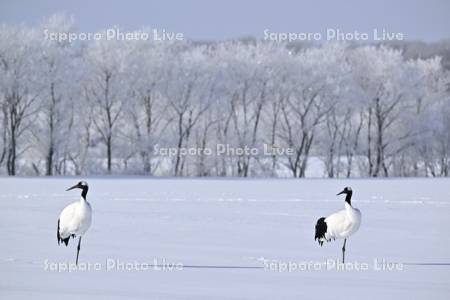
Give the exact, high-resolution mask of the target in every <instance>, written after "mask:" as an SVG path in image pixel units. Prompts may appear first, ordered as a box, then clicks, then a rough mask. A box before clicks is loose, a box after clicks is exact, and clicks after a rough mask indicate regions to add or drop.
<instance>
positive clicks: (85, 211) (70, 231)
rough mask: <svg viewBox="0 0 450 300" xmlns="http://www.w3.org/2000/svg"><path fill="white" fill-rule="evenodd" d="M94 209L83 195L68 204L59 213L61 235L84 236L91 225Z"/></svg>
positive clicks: (64, 237) (62, 236) (64, 236)
mask: <svg viewBox="0 0 450 300" xmlns="http://www.w3.org/2000/svg"><path fill="white" fill-rule="evenodd" d="M91 222H92V209H91V205H90V204H89V202H87V201H86V200H85V199H84V198H83V197H80V200H79V201H77V202H73V203H71V204H69V205H68V206H66V207H65V208H64V209H63V211H62V212H61V214H60V215H59V235H60V237H61V239H66V238H68V237H70V236H74V237H77V236H83V235H84V234H85V233H86V231H87V230H88V229H89V227H90V226H91Z"/></svg>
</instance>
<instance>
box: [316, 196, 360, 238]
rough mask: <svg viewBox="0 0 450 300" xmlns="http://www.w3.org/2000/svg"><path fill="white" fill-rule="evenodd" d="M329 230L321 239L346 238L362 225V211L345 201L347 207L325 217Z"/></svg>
mask: <svg viewBox="0 0 450 300" xmlns="http://www.w3.org/2000/svg"><path fill="white" fill-rule="evenodd" d="M325 223H327V232H326V233H325V235H324V237H323V238H321V239H320V240H321V241H330V240H332V239H333V240H334V239H346V238H348V237H349V236H351V235H352V234H354V233H355V232H356V231H358V229H359V226H360V225H361V212H360V211H359V209H357V208H354V207H353V206H351V205H350V204H348V203H347V202H345V208H344V209H343V210H340V211H338V212H336V213H334V214H331V215H330V216H328V217H326V218H325Z"/></svg>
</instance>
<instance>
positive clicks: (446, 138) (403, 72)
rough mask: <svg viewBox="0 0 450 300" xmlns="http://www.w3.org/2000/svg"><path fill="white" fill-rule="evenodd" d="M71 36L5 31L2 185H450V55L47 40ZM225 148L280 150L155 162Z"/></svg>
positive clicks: (241, 42)
mask: <svg viewBox="0 0 450 300" xmlns="http://www.w3.org/2000/svg"><path fill="white" fill-rule="evenodd" d="M76 30H77V27H76V24H75V22H74V21H73V20H71V19H70V18H67V17H64V16H60V15H55V16H52V17H50V18H48V19H47V20H45V21H44V22H42V24H40V25H38V26H34V27H29V26H25V25H14V26H12V25H1V26H0V124H1V125H0V174H3V175H23V176H44V175H47V176H51V175H104V174H116V175H117V174H127V175H150V176H218V177H219V176H220V177H307V176H308V174H310V173H308V172H309V171H310V170H311V168H319V170H318V173H319V176H322V177H330V178H337V177H403V176H405V177H406V176H433V177H434V176H449V174H450V63H449V61H450V41H442V42H439V43H434V44H426V43H422V42H402V43H400V42H397V43H389V44H380V43H377V44H375V43H365V44H353V43H352V44H350V43H331V42H330V43H323V44H320V43H316V44H311V43H277V42H269V41H264V40H257V39H255V38H242V39H235V40H226V41H193V40H188V39H187V40H184V41H179V40H177V41H153V40H148V41H142V40H136V41H117V40H106V39H101V40H94V41H73V42H68V41H54V40H49V39H45V38H44V32H76ZM144 30H145V29H144ZM149 30H150V29H149ZM219 144H220V145H227V146H229V147H236V148H246V147H248V148H252V149H263V148H264V147H267V146H270V147H271V148H272V149H281V150H280V151H273V155H265V156H259V155H253V154H252V153H247V152H245V153H240V154H238V155H216V154H215V153H214V152H213V153H207V151H198V152H197V153H196V154H195V155H181V153H182V152H181V151H177V152H176V153H177V155H171V156H164V155H158V153H155V151H154V149H155V147H157V148H158V147H159V148H161V147H166V148H171V149H178V150H181V149H191V148H193V149H207V148H215V147H216V145H219ZM283 149H291V150H292V153H289V155H287V154H286V153H285V152H286V151H282V150H283ZM311 161H314V162H315V163H313V164H311ZM316 171H317V170H316ZM316 173H317V172H316Z"/></svg>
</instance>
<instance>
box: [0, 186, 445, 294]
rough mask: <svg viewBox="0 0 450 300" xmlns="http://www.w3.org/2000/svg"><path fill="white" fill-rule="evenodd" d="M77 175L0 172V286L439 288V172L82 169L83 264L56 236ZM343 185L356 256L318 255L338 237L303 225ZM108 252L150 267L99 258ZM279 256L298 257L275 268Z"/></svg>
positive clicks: (332, 203) (328, 206) (82, 289)
mask: <svg viewBox="0 0 450 300" xmlns="http://www.w3.org/2000/svg"><path fill="white" fill-rule="evenodd" d="M77 181H78V178H56V179H42V178H37V179H34V178H2V179H0V187H1V188H0V238H1V242H0V299H65V300H67V299H118V298H121V299H449V298H450V234H449V228H450V180H449V179H390V180H322V179H311V180H291V179H286V180H263V179H258V180H237V179H236V180H212V179H207V180H200V179H142V178H127V179H124V178H109V179H105V178H87V181H88V183H89V184H90V191H89V194H88V200H89V201H90V202H91V205H92V207H93V210H94V215H93V223H92V227H91V229H90V230H89V231H88V232H87V234H86V236H85V237H84V239H83V242H82V247H81V252H80V268H82V267H86V268H87V267H88V263H89V264H91V267H93V268H94V269H91V270H90V271H83V270H81V269H80V270H75V271H73V272H68V271H63V270H62V269H61V268H63V267H64V266H66V265H65V264H64V263H73V262H74V260H75V255H76V243H74V241H71V242H70V244H69V247H67V248H66V247H62V246H58V245H57V241H56V222H57V218H58V215H59V213H60V211H61V210H62V208H63V207H64V206H66V205H67V204H68V203H70V202H71V201H74V200H77V199H78V198H79V192H78V191H70V192H65V189H66V188H67V187H69V186H71V185H73V184H74V183H76V182H77ZM345 186H351V187H352V188H353V190H354V197H353V204H354V206H356V207H358V208H360V209H361V211H362V214H363V223H362V226H361V228H360V230H359V232H358V233H356V235H355V236H353V237H352V238H350V239H349V241H348V243H347V253H346V254H347V261H348V262H352V263H353V264H351V265H350V264H349V265H348V267H347V269H346V270H336V269H335V268H333V266H332V265H331V264H330V262H329V265H328V266H329V270H327V269H326V267H325V265H319V266H320V268H319V267H317V264H319V263H320V262H326V261H327V260H328V259H338V258H340V255H341V252H340V251H341V247H342V241H336V242H333V243H328V244H326V245H324V246H323V247H322V248H321V247H319V246H318V244H317V243H316V242H315V241H314V225H315V222H316V220H317V218H319V217H322V216H326V215H328V214H329V213H332V212H334V211H336V210H339V209H341V208H342V207H343V202H344V201H343V198H340V197H336V196H335V194H336V193H337V192H339V191H341V190H342V188H343V187H345ZM108 259H109V261H108ZM374 259H378V261H381V260H383V259H384V260H385V261H388V262H391V263H397V264H396V265H395V267H397V268H398V269H400V270H398V269H396V270H387V269H388V268H389V267H391V266H393V265H391V264H389V265H384V266H385V269H384V270H379V268H380V267H382V265H377V266H376V267H375V266H374V265H373V263H374ZM46 260H47V265H46ZM117 260H118V261H119V262H120V263H130V264H134V263H135V262H136V263H138V267H140V268H145V265H143V264H146V263H148V264H151V265H154V264H155V263H156V264H157V265H158V266H157V267H150V268H149V269H147V270H139V269H138V270H136V269H135V270H123V267H122V269H120V268H119V267H117V266H116V267H114V266H112V265H110V266H109V267H110V268H111V269H110V270H108V269H107V268H108V265H107V262H109V263H110V264H112V262H114V261H117ZM155 260H156V261H155ZM276 262H278V263H279V264H277V263H276ZM289 262H291V268H293V267H294V265H295V266H297V267H298V268H301V270H298V269H297V270H291V272H288V271H282V272H280V269H278V270H277V268H283V267H284V266H285V265H284V264H285V263H289ZM315 262H316V263H317V264H316V265H315V266H316V267H315V268H313V267H310V268H309V270H305V269H307V264H308V263H311V264H312V263H315ZM176 263H178V264H182V265H183V267H182V268H178V270H168V268H169V267H170V266H168V264H176ZM57 264H60V265H57ZM164 264H165V270H161V269H162V268H163V266H162V265H164ZM358 265H359V267H360V268H363V269H365V268H366V267H368V270H360V271H358V270H355V269H356V268H358ZM46 266H47V267H50V269H52V270H54V269H55V268H56V267H57V266H59V267H60V271H61V272H57V271H52V270H49V269H46ZM122 266H123V265H122ZM351 267H354V269H353V270H351ZM156 268H159V269H158V270H157V269H156ZM318 269H319V270H318Z"/></svg>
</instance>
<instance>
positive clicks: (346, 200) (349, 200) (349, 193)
mask: <svg viewBox="0 0 450 300" xmlns="http://www.w3.org/2000/svg"><path fill="white" fill-rule="evenodd" d="M352 194H353V192H352V191H349V192H347V195H346V196H345V202H347V203H348V204H349V205H350V206H351V205H352Z"/></svg>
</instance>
